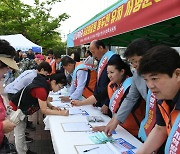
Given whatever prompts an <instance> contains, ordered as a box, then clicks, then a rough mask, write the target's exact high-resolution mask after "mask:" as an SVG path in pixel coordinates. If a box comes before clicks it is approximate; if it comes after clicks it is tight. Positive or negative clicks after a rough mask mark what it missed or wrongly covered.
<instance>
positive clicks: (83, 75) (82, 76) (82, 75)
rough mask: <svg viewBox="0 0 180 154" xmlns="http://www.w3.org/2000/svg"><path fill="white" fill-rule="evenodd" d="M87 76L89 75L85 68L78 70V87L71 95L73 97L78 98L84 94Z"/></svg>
mask: <svg viewBox="0 0 180 154" xmlns="http://www.w3.org/2000/svg"><path fill="white" fill-rule="evenodd" d="M87 77H88V72H87V71H84V70H79V71H77V87H76V89H75V91H74V92H73V93H72V94H71V95H70V97H71V99H78V98H80V97H81V96H82V93H83V90H84V87H85V85H86V81H87ZM72 84H73V83H72ZM71 86H72V85H71Z"/></svg>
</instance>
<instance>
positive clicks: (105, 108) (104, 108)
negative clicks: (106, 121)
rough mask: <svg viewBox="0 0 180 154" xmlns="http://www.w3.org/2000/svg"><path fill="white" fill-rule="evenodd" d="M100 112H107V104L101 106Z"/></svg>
mask: <svg viewBox="0 0 180 154" xmlns="http://www.w3.org/2000/svg"><path fill="white" fill-rule="evenodd" d="M101 112H102V113H103V114H108V106H106V105H105V104H104V105H103V106H102V107H101Z"/></svg>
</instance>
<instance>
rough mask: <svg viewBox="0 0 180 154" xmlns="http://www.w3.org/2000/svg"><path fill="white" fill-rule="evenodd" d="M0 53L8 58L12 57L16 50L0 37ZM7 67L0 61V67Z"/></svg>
mask: <svg viewBox="0 0 180 154" xmlns="http://www.w3.org/2000/svg"><path fill="white" fill-rule="evenodd" d="M0 54H3V55H7V56H9V57H10V58H12V59H13V58H14V57H15V55H16V50H15V49H14V48H13V47H12V46H11V45H10V44H9V42H8V41H6V40H2V39H0ZM4 67H7V65H6V64H4V63H3V62H2V61H0V68H4Z"/></svg>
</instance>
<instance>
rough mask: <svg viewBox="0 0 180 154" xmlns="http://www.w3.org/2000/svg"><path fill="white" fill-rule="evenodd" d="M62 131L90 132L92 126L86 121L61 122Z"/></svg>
mask: <svg viewBox="0 0 180 154" xmlns="http://www.w3.org/2000/svg"><path fill="white" fill-rule="evenodd" d="M61 126H62V129H63V131H64V132H90V131H92V126H91V125H90V124H89V123H87V122H69V123H61Z"/></svg>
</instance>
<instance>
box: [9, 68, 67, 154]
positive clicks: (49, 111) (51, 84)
mask: <svg viewBox="0 0 180 154" xmlns="http://www.w3.org/2000/svg"><path fill="white" fill-rule="evenodd" d="M50 68H51V67H50ZM49 73H51V71H50V72H49ZM64 85H66V77H65V75H64V74H60V73H59V74H54V75H52V76H50V81H47V80H46V78H45V76H44V75H42V74H37V76H36V77H35V78H34V80H33V81H32V83H31V84H29V85H28V86H27V87H25V88H23V89H22V90H20V91H19V92H18V93H16V94H15V95H14V96H13V97H12V101H11V102H10V105H11V106H12V109H13V110H14V111H16V110H17V105H18V101H19V99H20V96H21V95H22V97H21V100H20V106H19V109H21V110H22V113H23V114H21V115H20V116H19V119H20V122H19V123H18V124H17V126H16V128H15V129H14V133H15V144H16V149H17V151H18V153H20V154H26V153H27V154H28V153H32V152H31V151H30V150H28V148H27V145H26V143H25V128H26V127H25V124H26V121H25V117H26V116H27V115H32V114H33V113H35V112H36V111H38V110H39V109H40V110H41V112H42V113H43V114H45V115H64V116H67V115H68V114H69V112H68V110H60V109H59V108H57V107H54V106H53V105H51V103H50V101H49V100H48V99H47V98H48V94H49V91H50V90H52V91H54V92H57V91H58V90H60V89H61V88H62V87H63V86H64Z"/></svg>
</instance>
